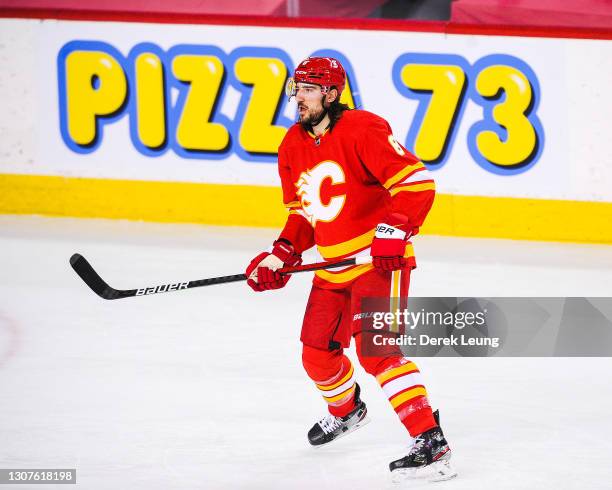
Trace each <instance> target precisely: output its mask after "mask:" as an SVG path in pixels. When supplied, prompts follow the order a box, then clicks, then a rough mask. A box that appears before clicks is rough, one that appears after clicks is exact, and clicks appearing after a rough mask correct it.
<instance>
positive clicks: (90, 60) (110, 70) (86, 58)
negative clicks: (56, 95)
mask: <svg viewBox="0 0 612 490" xmlns="http://www.w3.org/2000/svg"><path fill="white" fill-rule="evenodd" d="M71 44H72V43H70V44H68V45H66V46H65V47H64V48H63V49H62V52H60V57H59V77H60V80H59V82H60V106H61V107H60V111H61V112H62V119H63V121H62V133H63V136H64V138H65V139H68V140H69V141H66V143H68V145H69V146H71V147H73V145H74V144H75V143H76V145H78V146H80V147H81V148H83V147H91V146H93V145H95V144H96V142H97V140H98V138H99V136H100V134H99V133H100V128H99V125H98V118H100V117H112V116H113V115H115V114H117V113H118V112H119V111H120V110H121V108H122V107H123V104H124V102H125V100H126V97H127V93H128V90H127V87H128V85H127V80H126V75H125V72H124V70H123V68H122V67H121V64H120V63H119V61H117V59H116V58H115V57H114V56H112V55H111V54H109V53H107V52H106V51H104V50H103V49H104V47H105V46H104V45H102V43H91V44H95V45H96V47H97V48H98V49H97V50H93V49H92V50H84V49H76V46H74V49H72V48H73V46H71ZM74 44H78V45H81V46H84V45H85V46H86V44H87V43H83V42H79V43H77V42H75V43H74ZM92 48H93V46H92ZM109 48H110V46H109ZM62 64H63V66H62ZM62 102H63V104H62ZM70 143H72V145H71V144H70Z"/></svg>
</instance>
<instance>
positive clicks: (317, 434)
mask: <svg viewBox="0 0 612 490" xmlns="http://www.w3.org/2000/svg"><path fill="white" fill-rule="evenodd" d="M360 391H361V390H360V388H359V385H358V384H355V408H354V409H353V410H352V411H351V412H350V413H349V414H348V415H346V416H344V417H334V416H333V415H331V414H327V415H326V416H325V417H323V418H322V419H321V420H319V421H318V422H317V423H316V424H315V425H313V426H312V429H310V430H309V431H308V442H310V444H312V445H313V446H322V445H323V444H327V443H329V442H331V441H333V440H335V439H338V438H339V437H342V436H345V435H347V434H350V433H351V432H353V431H354V430H356V429H358V428H359V427H363V426H364V425H366V424H367V423H368V422H369V421H370V419H369V418H368V417H367V416H366V415H367V413H368V410H367V408H366V404H365V403H364V402H362V401H361V399H360V398H359V393H360Z"/></svg>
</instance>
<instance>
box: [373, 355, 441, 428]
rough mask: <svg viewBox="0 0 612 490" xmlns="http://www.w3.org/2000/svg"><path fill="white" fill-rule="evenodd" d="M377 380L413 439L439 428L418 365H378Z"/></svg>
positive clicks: (401, 362) (398, 361) (394, 361)
mask: <svg viewBox="0 0 612 490" xmlns="http://www.w3.org/2000/svg"><path fill="white" fill-rule="evenodd" d="M376 379H377V381H378V383H379V384H380V386H381V387H382V389H383V390H384V392H385V394H386V395H387V398H388V399H389V402H390V403H391V405H392V406H393V409H394V410H395V412H396V413H397V415H398V417H399V418H400V420H401V421H402V424H404V426H405V427H406V429H408V432H409V433H410V435H411V436H412V437H415V436H417V435H419V434H421V433H422V432H425V431H426V430H429V429H432V428H434V427H436V426H437V424H436V421H435V420H434V417H433V413H432V411H431V407H430V406H429V401H428V399H427V391H426V390H425V386H424V385H423V381H422V379H421V373H420V372H419V370H418V368H417V367H416V364H414V363H413V362H411V361H409V360H408V359H406V358H405V357H396V358H389V359H387V360H385V362H383V363H381V364H380V365H379V370H378V372H377V374H376Z"/></svg>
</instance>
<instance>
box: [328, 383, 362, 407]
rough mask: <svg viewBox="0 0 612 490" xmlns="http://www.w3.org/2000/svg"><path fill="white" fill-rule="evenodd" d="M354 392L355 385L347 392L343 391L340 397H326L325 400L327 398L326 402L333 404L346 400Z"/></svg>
mask: <svg viewBox="0 0 612 490" xmlns="http://www.w3.org/2000/svg"><path fill="white" fill-rule="evenodd" d="M353 391H355V385H354V384H353V386H351V387H350V388H348V389H347V390H346V391H343V392H342V393H340V394H339V395H336V396H324V397H323V398H325V401H326V402H328V403H333V402H337V401H338V400H341V399H342V398H345V397H347V396H350V395H352V394H353Z"/></svg>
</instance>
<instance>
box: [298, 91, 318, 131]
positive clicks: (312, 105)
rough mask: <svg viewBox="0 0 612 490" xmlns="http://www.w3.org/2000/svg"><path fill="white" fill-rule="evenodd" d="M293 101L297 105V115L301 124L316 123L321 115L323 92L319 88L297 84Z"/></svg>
mask: <svg viewBox="0 0 612 490" xmlns="http://www.w3.org/2000/svg"><path fill="white" fill-rule="evenodd" d="M295 100H296V102H297V105H298V114H299V116H300V122H301V123H302V124H310V123H311V122H312V121H318V120H319V118H320V116H321V114H322V113H323V103H322V102H323V92H321V87H319V86H318V85H314V84H311V83H301V82H300V83H298V84H297V86H296V93H295Z"/></svg>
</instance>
